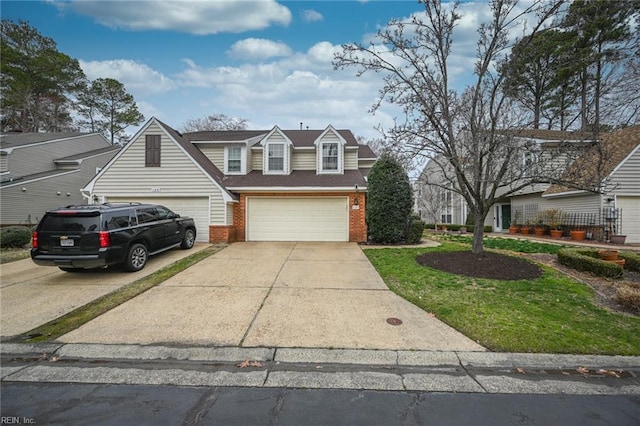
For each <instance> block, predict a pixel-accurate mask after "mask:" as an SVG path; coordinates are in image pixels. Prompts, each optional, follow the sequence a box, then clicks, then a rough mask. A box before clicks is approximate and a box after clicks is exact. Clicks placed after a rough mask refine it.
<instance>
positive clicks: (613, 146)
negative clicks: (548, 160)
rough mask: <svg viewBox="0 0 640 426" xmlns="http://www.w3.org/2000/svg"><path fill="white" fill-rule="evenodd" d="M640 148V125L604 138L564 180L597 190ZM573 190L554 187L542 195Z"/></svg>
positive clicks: (566, 187) (579, 159) (568, 171)
mask: <svg viewBox="0 0 640 426" xmlns="http://www.w3.org/2000/svg"><path fill="white" fill-rule="evenodd" d="M639 145H640V125H637V126H632V127H627V128H626V129H622V130H618V131H616V132H612V133H608V134H605V135H602V138H601V143H600V144H597V145H594V146H592V147H591V148H589V150H588V151H587V152H585V153H584V154H583V155H582V156H581V157H579V158H578V159H577V160H576V161H575V162H574V163H573V164H572V165H571V166H569V168H568V169H567V172H566V173H565V176H564V179H566V180H567V181H572V182H576V183H577V184H578V185H576V186H579V187H581V188H597V187H598V186H599V185H600V184H601V183H602V181H603V180H604V179H605V178H606V177H608V176H609V175H610V174H611V173H612V172H613V171H614V170H615V169H616V167H618V165H619V164H620V163H621V162H622V161H623V160H624V159H626V158H627V157H628V156H629V154H631V153H632V152H633V150H634V149H636V148H637V147H638V146H639ZM574 190H575V188H571V187H569V186H565V185H559V184H554V185H551V186H550V187H549V189H547V190H546V191H545V192H544V194H543V195H553V194H561V193H565V192H569V191H574Z"/></svg>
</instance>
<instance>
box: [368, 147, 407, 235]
mask: <svg viewBox="0 0 640 426" xmlns="http://www.w3.org/2000/svg"><path fill="white" fill-rule="evenodd" d="M367 186H368V188H369V192H368V194H367V228H368V232H369V239H370V240H371V241H372V242H374V243H381V244H394V243H400V242H403V241H405V238H406V234H407V227H408V225H409V222H410V220H411V208H412V206H413V196H412V193H411V184H410V183H409V176H408V175H407V172H405V170H404V168H403V167H402V165H401V164H400V163H399V162H398V161H397V160H396V159H395V158H393V157H392V156H390V155H389V154H383V155H382V156H381V157H380V159H378V161H377V162H376V163H375V164H374V166H373V167H372V168H371V171H370V172H369V177H368V185H367Z"/></svg>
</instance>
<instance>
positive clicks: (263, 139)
mask: <svg viewBox="0 0 640 426" xmlns="http://www.w3.org/2000/svg"><path fill="white" fill-rule="evenodd" d="M275 133H279V134H280V136H282V138H283V139H284V140H285V145H287V146H293V142H291V139H289V137H288V136H287V135H286V134H285V133H284V132H283V131H282V130H281V129H280V127H278V126H274V127H273V129H271V131H270V132H269V133H267V134H266V136H263V137H261V138H260V145H262V146H265V145H266V144H267V141H268V140H269V138H270V137H271V136H272V135H273V134H275Z"/></svg>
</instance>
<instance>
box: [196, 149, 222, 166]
mask: <svg viewBox="0 0 640 426" xmlns="http://www.w3.org/2000/svg"><path fill="white" fill-rule="evenodd" d="M197 147H198V148H200V151H202V153H203V154H204V155H206V156H207V158H208V159H209V160H210V161H211V162H212V163H213V164H214V165H215V166H216V167H217V168H218V170H224V147H223V146H205V145H197Z"/></svg>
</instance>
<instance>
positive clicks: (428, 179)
mask: <svg viewBox="0 0 640 426" xmlns="http://www.w3.org/2000/svg"><path fill="white" fill-rule="evenodd" d="M592 136H593V135H592V134H585V133H581V132H562V131H556V130H543V129H531V130H521V131H519V132H518V133H517V136H515V143H517V144H518V146H521V147H522V149H521V153H522V154H521V158H516V159H514V161H518V162H519V165H518V167H520V168H528V167H535V166H536V165H539V164H545V165H546V166H547V167H549V166H551V167H554V168H556V169H558V170H564V169H566V167H567V165H568V164H570V163H571V162H572V160H573V159H574V158H577V157H578V156H579V155H580V154H581V153H583V152H585V151H586V150H587V149H588V147H589V146H591V145H593V143H594V140H593V139H592ZM448 173H450V172H448ZM451 175H452V176H453V174H451ZM416 187H417V188H418V192H417V194H416V198H417V201H416V209H417V212H418V214H420V216H421V217H422V219H423V220H425V221H427V222H429V223H434V222H437V223H444V224H447V223H453V224H464V223H465V221H466V220H467V215H468V207H467V203H466V201H465V200H464V198H463V197H462V195H460V194H459V193H457V192H456V191H455V190H453V188H452V184H451V183H450V182H448V181H447V179H446V178H445V172H444V171H443V169H442V168H441V167H440V166H438V164H437V162H435V161H429V162H428V163H427V164H426V166H425V168H424V169H423V171H422V173H421V174H420V177H419V178H418V181H417V184H416ZM547 188H549V184H538V185H531V186H527V187H526V189H524V190H521V191H519V192H518V194H519V195H520V196H523V197H525V196H526V197H531V198H539V197H540V195H541V194H542V193H543V192H544V191H545V190H546V189H547ZM505 192H506V191H505V190H502V191H501V190H499V191H498V193H497V196H500V195H501V194H504V193H505ZM511 211H512V202H511V199H507V200H505V201H504V202H502V203H496V204H494V205H493V208H492V211H491V212H490V213H489V214H488V215H487V217H486V218H485V223H484V224H485V226H491V227H492V228H493V230H494V231H496V232H500V231H502V230H506V229H507V228H508V227H509V223H510V221H511ZM531 214H532V217H531V219H533V216H534V215H535V213H531ZM521 220H524V218H522V217H521Z"/></svg>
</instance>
